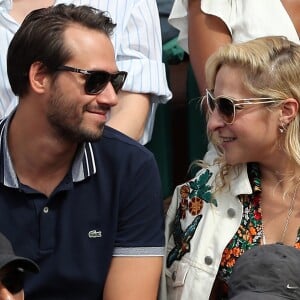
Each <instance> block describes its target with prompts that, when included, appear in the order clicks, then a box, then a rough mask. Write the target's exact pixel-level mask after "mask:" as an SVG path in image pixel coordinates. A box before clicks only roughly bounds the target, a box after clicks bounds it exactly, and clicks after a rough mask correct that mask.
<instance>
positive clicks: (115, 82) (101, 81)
mask: <svg viewBox="0 0 300 300" xmlns="http://www.w3.org/2000/svg"><path fill="white" fill-rule="evenodd" d="M126 75H127V73H126V72H118V73H116V74H110V73H107V72H105V71H97V72H94V73H92V74H90V75H89V76H88V78H87V80H86V84H85V91H86V93H87V94H90V95H97V94H99V93H101V92H102V91H103V90H104V89H105V87H106V85H107V84H108V83H109V81H110V82H111V84H112V86H113V88H114V90H115V92H116V93H118V91H119V90H120V89H121V88H122V86H123V84H124V81H125V79H126Z"/></svg>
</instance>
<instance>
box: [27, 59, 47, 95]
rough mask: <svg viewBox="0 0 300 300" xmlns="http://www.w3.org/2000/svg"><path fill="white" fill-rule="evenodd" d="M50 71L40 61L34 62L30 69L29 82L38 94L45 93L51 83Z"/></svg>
mask: <svg viewBox="0 0 300 300" xmlns="http://www.w3.org/2000/svg"><path fill="white" fill-rule="evenodd" d="M49 78H50V77H49V73H48V72H47V68H46V66H45V65H44V64H43V63H42V62H39V61H36V62H34V63H33V64H32V65H31V66H30V69H29V83H30V86H31V88H32V89H33V90H34V91H35V92H36V93H37V94H43V93H44V92H45V89H46V88H47V87H48V85H49Z"/></svg>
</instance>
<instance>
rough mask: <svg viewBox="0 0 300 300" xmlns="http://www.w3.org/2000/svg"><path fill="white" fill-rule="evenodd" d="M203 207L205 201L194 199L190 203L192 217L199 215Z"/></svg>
mask: <svg viewBox="0 0 300 300" xmlns="http://www.w3.org/2000/svg"><path fill="white" fill-rule="evenodd" d="M202 207H203V201H202V199H200V198H199V197H193V198H192V199H191V201H190V202H189V212H190V213H191V215H193V216H196V215H199V214H200V212H201V210H202Z"/></svg>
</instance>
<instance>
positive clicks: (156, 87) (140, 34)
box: [116, 0, 172, 103]
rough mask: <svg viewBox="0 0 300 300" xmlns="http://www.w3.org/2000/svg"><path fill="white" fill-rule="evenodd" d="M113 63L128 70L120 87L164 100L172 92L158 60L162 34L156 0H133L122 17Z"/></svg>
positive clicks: (163, 67) (169, 96)
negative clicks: (122, 27) (125, 17)
mask: <svg viewBox="0 0 300 300" xmlns="http://www.w3.org/2000/svg"><path fill="white" fill-rule="evenodd" d="M126 21H127V23H126V27H125V28H124V29H123V32H122V36H121V37H119V38H120V39H121V42H120V47H119V49H118V52H117V57H116V60H117V64H118V68H119V69H120V70H125V71H127V72H128V77H127V79H126V81H125V84H124V87H123V90H125V91H130V92H135V93H149V94H152V102H154V103H166V102H167V101H168V100H169V99H170V98H171V97H172V94H171V92H170V90H169V88H168V84H167V78H166V70H165V65H164V63H163V62H162V38H161V29H160V21H159V14H158V8H157V4H156V0H141V1H136V4H135V5H134V7H133V9H132V11H131V15H130V16H129V18H128V20H126Z"/></svg>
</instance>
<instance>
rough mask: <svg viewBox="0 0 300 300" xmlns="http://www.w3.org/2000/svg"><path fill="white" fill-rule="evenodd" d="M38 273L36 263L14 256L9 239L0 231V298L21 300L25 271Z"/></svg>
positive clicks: (1, 299) (0, 299)
mask: <svg viewBox="0 0 300 300" xmlns="http://www.w3.org/2000/svg"><path fill="white" fill-rule="evenodd" d="M26 272H30V273H38V272H39V267H38V265H37V264H36V263H35V262H34V261H32V260H30V259H28V258H25V257H21V256H16V255H15V253H14V251H13V248H12V246H11V243H10V242H9V240H8V239H7V238H6V237H5V236H4V235H3V234H2V233H0V300H23V299H24V277H25V273H26Z"/></svg>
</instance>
